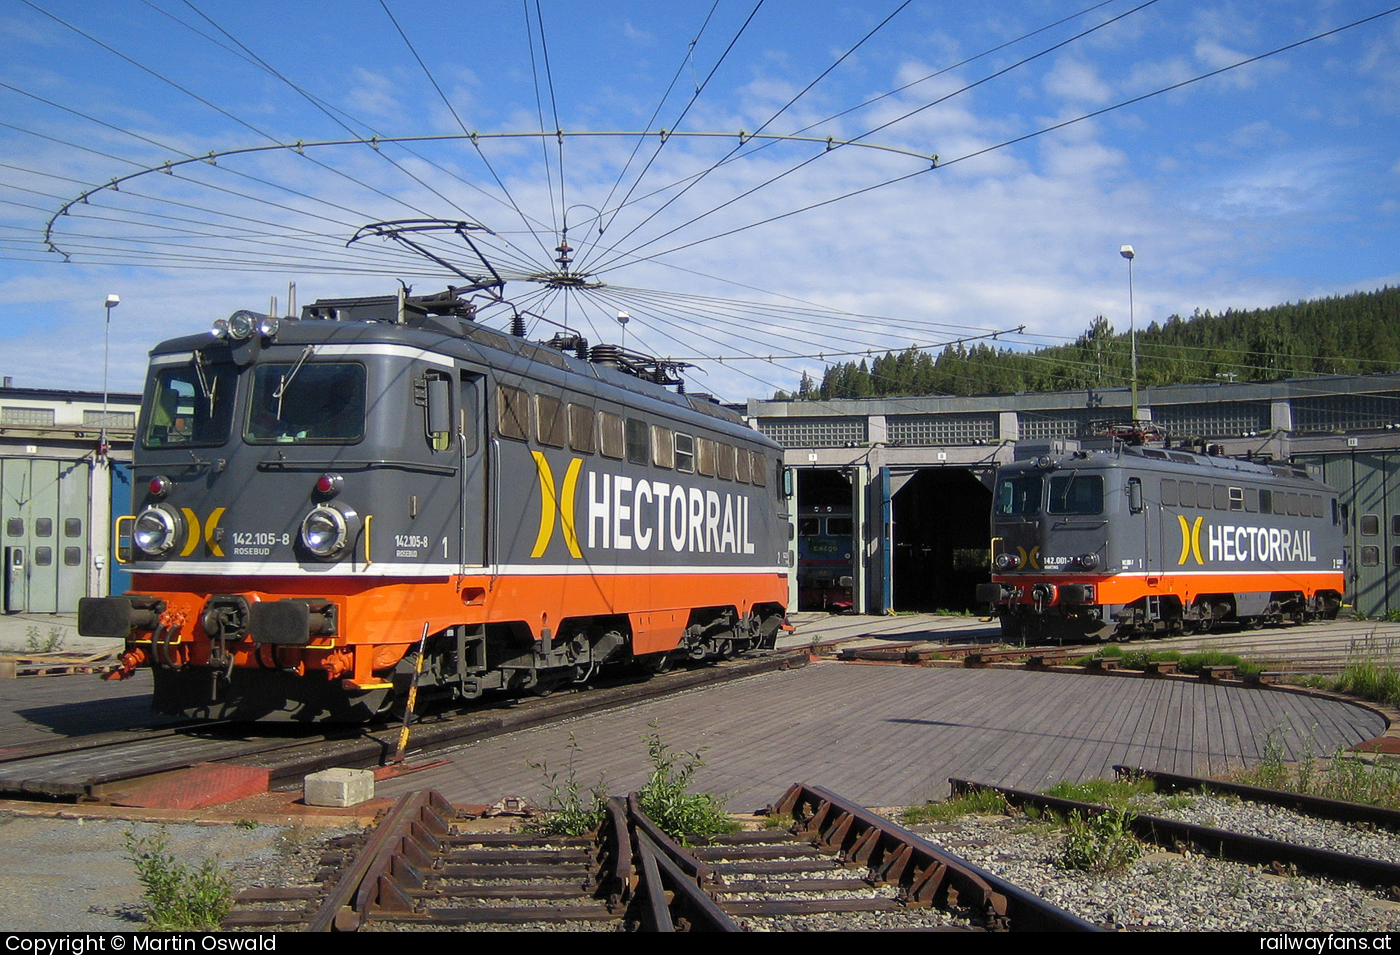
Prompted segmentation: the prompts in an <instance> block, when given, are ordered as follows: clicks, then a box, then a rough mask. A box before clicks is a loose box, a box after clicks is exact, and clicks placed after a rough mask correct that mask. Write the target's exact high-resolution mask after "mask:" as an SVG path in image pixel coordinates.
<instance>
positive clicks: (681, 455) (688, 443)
mask: <svg viewBox="0 0 1400 955" xmlns="http://www.w3.org/2000/svg"><path fill="white" fill-rule="evenodd" d="M676 470H677V471H684V472H685V473H686V474H690V473H691V472H693V471H694V470H695V439H694V438H693V437H691V436H690V435H688V434H681V433H680V432H679V431H677V432H676Z"/></svg>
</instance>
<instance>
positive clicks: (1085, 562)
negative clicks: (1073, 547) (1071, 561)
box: [1075, 554, 1099, 570]
mask: <svg viewBox="0 0 1400 955" xmlns="http://www.w3.org/2000/svg"><path fill="white" fill-rule="evenodd" d="M1075 563H1077V564H1078V565H1079V566H1080V567H1083V568H1084V569H1085V570H1093V569H1094V568H1095V567H1097V566H1099V555H1098V554H1080V555H1079V556H1078V557H1077V558H1075Z"/></svg>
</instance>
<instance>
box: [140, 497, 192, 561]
mask: <svg viewBox="0 0 1400 955" xmlns="http://www.w3.org/2000/svg"><path fill="white" fill-rule="evenodd" d="M180 525H181V520H180V516H179V515H178V514H177V513H175V512H174V511H173V510H171V509H170V508H168V507H166V506H165V505H163V504H157V505H154V506H152V507H148V508H146V509H145V510H144V511H142V512H141V513H140V514H138V515H136V520H135V522H134V523H133V524H132V526H131V542H132V543H133V544H135V545H136V549H137V550H139V551H141V552H142V553H143V554H149V555H150V556H152V557H161V556H163V555H165V554H167V553H169V551H170V549H171V548H173V547H174V546H175V541H176V540H178V539H179V537H180Z"/></svg>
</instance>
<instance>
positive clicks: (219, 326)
mask: <svg viewBox="0 0 1400 955" xmlns="http://www.w3.org/2000/svg"><path fill="white" fill-rule="evenodd" d="M209 334H210V335H213V336H214V337H215V338H228V319H226V318H216V319H214V324H213V325H212V326H211V327H210V328H209Z"/></svg>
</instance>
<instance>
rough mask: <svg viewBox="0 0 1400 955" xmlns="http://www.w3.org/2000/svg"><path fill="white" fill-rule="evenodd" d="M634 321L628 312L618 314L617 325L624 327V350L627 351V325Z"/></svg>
mask: <svg viewBox="0 0 1400 955" xmlns="http://www.w3.org/2000/svg"><path fill="white" fill-rule="evenodd" d="M631 320H632V316H631V315H628V314H627V313H626V312H618V313H617V323H618V324H619V325H621V326H622V348H623V350H624V351H626V350H627V323H628V322H630V321H631Z"/></svg>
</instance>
